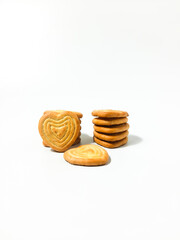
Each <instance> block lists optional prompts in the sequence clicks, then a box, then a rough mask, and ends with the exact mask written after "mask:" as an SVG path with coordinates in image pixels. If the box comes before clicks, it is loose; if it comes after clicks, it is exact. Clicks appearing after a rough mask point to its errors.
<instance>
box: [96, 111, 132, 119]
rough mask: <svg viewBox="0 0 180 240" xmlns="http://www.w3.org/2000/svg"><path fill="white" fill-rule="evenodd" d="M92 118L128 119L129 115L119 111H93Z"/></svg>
mask: <svg viewBox="0 0 180 240" xmlns="http://www.w3.org/2000/svg"><path fill="white" fill-rule="evenodd" d="M92 115H93V116H97V117H103V118H119V117H128V116H129V114H128V113H127V112H124V111H119V110H111V109H107V110H94V111H93V112H92Z"/></svg>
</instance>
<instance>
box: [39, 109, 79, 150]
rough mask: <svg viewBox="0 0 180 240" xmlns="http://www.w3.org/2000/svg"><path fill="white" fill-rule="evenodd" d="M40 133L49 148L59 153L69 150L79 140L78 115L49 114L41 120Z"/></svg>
mask: <svg viewBox="0 0 180 240" xmlns="http://www.w3.org/2000/svg"><path fill="white" fill-rule="evenodd" d="M38 128H39V133H40V135H41V137H42V139H43V141H44V143H45V144H46V145H47V146H50V147H51V148H52V149H53V150H55V151H58V152H64V151H65V150H67V149H68V148H69V147H70V146H72V144H73V143H74V142H75V140H76V139H77V137H78V135H79V132H80V123H79V119H78V117H77V115H76V114H74V113H72V112H69V111H63V112H47V113H46V114H44V115H43V116H42V117H41V119H40V120H39V125H38Z"/></svg>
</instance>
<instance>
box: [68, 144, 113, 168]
mask: <svg viewBox="0 0 180 240" xmlns="http://www.w3.org/2000/svg"><path fill="white" fill-rule="evenodd" d="M64 159H65V160H66V161H67V162H69V163H71V164H75V165H83V166H98V165H104V164H106V163H107V162H108V160H109V155H108V153H107V151H106V150H105V149H103V148H102V147H100V146H97V145H94V144H86V145H81V146H79V147H77V148H72V149H69V150H67V151H66V152H65V153H64Z"/></svg>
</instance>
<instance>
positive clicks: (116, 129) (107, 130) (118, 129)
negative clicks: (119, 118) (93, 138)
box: [94, 123, 129, 134]
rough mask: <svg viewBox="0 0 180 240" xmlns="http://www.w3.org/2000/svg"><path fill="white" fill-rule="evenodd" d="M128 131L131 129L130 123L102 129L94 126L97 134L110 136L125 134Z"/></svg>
mask: <svg viewBox="0 0 180 240" xmlns="http://www.w3.org/2000/svg"><path fill="white" fill-rule="evenodd" d="M128 129H129V124H128V123H123V124H120V125H115V126H108V127H101V126H96V125H94V130H95V131H96V132H101V133H109V134H112V133H120V132H124V131H126V130H128Z"/></svg>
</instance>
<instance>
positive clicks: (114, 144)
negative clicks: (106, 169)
mask: <svg viewBox="0 0 180 240" xmlns="http://www.w3.org/2000/svg"><path fill="white" fill-rule="evenodd" d="M94 141H95V142H96V143H97V144H99V145H101V146H103V147H106V148H117V147H120V146H123V145H124V144H126V143H127V141H128V137H125V138H124V139H122V140H120V141H116V142H111V143H110V142H106V141H103V140H100V139H99V138H96V137H94Z"/></svg>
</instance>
